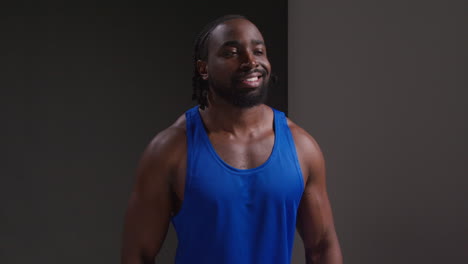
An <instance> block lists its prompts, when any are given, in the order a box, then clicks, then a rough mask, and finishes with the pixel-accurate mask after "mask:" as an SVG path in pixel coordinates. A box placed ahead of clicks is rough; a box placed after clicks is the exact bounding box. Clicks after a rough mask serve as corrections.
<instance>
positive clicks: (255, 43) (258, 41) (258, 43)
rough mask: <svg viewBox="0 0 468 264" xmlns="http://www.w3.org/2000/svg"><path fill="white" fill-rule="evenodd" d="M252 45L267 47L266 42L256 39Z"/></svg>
mask: <svg viewBox="0 0 468 264" xmlns="http://www.w3.org/2000/svg"><path fill="white" fill-rule="evenodd" d="M251 43H252V44H253V45H265V42H263V41H262V40H259V39H254V40H252V41H251Z"/></svg>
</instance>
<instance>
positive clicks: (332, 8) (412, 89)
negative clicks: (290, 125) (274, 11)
mask: <svg viewBox="0 0 468 264" xmlns="http://www.w3.org/2000/svg"><path fill="white" fill-rule="evenodd" d="M288 12H289V16H288V17H289V27H288V34H289V64H288V65H289V90H288V92H289V113H290V117H291V118H292V119H293V120H295V121H296V122H297V123H298V124H299V125H301V126H303V127H304V128H305V129H306V130H307V131H309V132H310V133H311V134H312V135H313V136H314V137H315V138H316V140H317V141H318V142H319V144H320V145H321V148H322V150H323V152H324V155H325V159H326V161H327V170H328V178H327V179H328V190H329V195H330V199H331V202H332V206H333V210H334V216H335V222H336V228H337V231H338V235H339V238H340V242H341V246H342V250H343V254H344V260H345V263H348V264H366V263H369V264H375V263H380V264H385V263H392V264H394V263H399V264H400V263H464V262H466V260H467V259H468V253H467V250H468V210H467V209H468V208H467V199H466V198H467V186H468V177H467V176H468V173H467V172H468V170H467V169H468V165H467V164H468V151H467V148H468V144H467V135H468V124H467V114H468V111H467V110H468V109H467V98H468V92H467V88H468V80H467V79H468V78H467V72H468V67H467V62H468V60H467V59H468V52H467V47H468V34H467V32H468V20H467V18H468V4H467V2H466V1H406V0H394V1H364V0H357V1H345V0H339V1H305V0H304V1H300V0H290V1H289V10H288ZM296 242H298V243H296V247H295V256H294V263H304V261H303V257H302V254H303V251H302V245H301V241H300V240H299V239H297V241H296Z"/></svg>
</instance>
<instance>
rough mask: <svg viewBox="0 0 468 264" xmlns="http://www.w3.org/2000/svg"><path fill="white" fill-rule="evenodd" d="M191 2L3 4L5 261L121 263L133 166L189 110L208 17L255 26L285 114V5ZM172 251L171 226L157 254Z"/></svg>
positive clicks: (1, 234)
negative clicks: (245, 20) (235, 18)
mask: <svg viewBox="0 0 468 264" xmlns="http://www.w3.org/2000/svg"><path fill="white" fill-rule="evenodd" d="M148 2H149V1H148ZM186 2H187V3H190V4H189V5H188V4H187V3H180V2H178V1H177V2H176V1H173V2H170V3H160V2H157V1H151V4H148V3H146V4H142V3H141V2H139V4H140V5H139V6H138V7H136V6H131V5H130V6H129V5H128V4H125V5H124V4H118V3H116V2H114V3H112V7H110V6H109V5H102V6H100V5H98V4H96V6H94V7H92V8H90V7H88V8H86V9H82V8H77V7H76V6H72V5H71V3H69V6H64V4H63V3H62V4H53V5H52V4H49V5H46V4H44V3H46V2H44V1H33V3H29V4H24V5H21V3H20V2H15V3H17V4H18V6H16V7H8V8H7V7H2V8H1V9H0V32H1V33H2V34H1V36H0V39H1V41H0V58H1V63H0V88H1V96H0V100H1V104H0V110H1V111H0V113H1V121H2V123H1V128H2V129H1V132H0V133H1V134H0V136H1V137H0V138H1V139H0V142H1V153H2V159H1V166H0V175H1V178H0V263H2V264H16V263H18V264H19V263H21V264H22V263H64V262H66V263H118V262H119V255H120V239H121V238H120V236H121V229H122V222H123V214H124V210H125V207H126V204H127V200H128V198H129V194H130V190H131V187H132V184H133V176H134V172H135V167H136V165H137V161H138V159H139V157H140V155H141V153H142V151H143V149H144V148H145V146H146V145H147V144H148V143H149V141H150V140H151V138H152V137H153V136H154V135H155V134H156V133H157V132H159V131H161V130H162V129H163V128H165V127H167V126H168V125H170V124H171V123H172V122H173V121H174V120H175V119H176V118H177V117H178V116H179V115H180V114H182V113H183V112H184V111H185V110H186V109H187V108H188V107H190V106H192V105H193V103H192V102H191V95H192V88H191V77H192V71H193V69H192V62H191V59H192V57H191V56H192V43H193V40H194V37H195V34H196V33H197V32H198V31H199V30H201V28H202V27H203V25H204V24H205V23H207V22H209V21H210V20H212V19H214V18H216V17H218V16H221V15H224V14H228V13H241V14H245V15H247V16H248V17H251V18H252V20H253V21H254V22H256V23H257V24H258V25H259V27H260V29H261V30H262V31H263V32H264V34H265V38H266V40H267V41H268V42H269V44H271V45H269V55H270V56H271V61H272V65H273V69H274V70H275V72H276V73H277V75H279V77H280V80H281V83H280V86H279V87H278V88H276V89H275V90H274V91H272V93H271V97H270V103H271V104H272V105H273V106H275V107H277V108H279V109H282V110H286V107H287V98H286V96H287V91H286V84H287V79H286V78H287V72H286V66H287V65H286V61H287V59H286V51H287V50H286V44H287V31H286V29H287V23H286V18H287V17H286V15H287V13H286V6H287V3H286V1H283V0H282V1H273V2H270V1H264V0H262V1H255V2H250V1H237V2H236V3H235V5H234V6H232V5H230V4H229V5H228V4H226V3H217V1H186ZM67 3H68V2H67ZM174 251H175V236H174V233H173V232H172V230H171V232H170V234H169V236H168V239H167V243H166V244H165V248H164V250H163V251H162V253H161V256H160V258H159V259H160V260H162V263H170V262H171V261H170V259H172V258H173V254H174Z"/></svg>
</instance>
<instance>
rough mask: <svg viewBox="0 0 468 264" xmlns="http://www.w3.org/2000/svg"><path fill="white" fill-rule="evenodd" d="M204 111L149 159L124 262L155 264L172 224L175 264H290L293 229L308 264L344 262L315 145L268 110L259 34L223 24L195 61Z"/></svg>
mask: <svg viewBox="0 0 468 264" xmlns="http://www.w3.org/2000/svg"><path fill="white" fill-rule="evenodd" d="M194 68H195V71H194V77H193V86H194V99H197V100H198V103H199V104H198V105H197V106H196V107H194V108H192V109H190V110H188V111H187V112H186V113H185V114H184V115H182V116H181V117H180V118H179V119H178V120H177V121H176V122H175V123H174V124H173V125H171V126H170V127H169V128H167V129H166V130H164V131H162V132H160V133H159V134H158V135H157V136H156V137H155V138H154V139H153V140H152V142H151V143H150V144H149V146H148V147H147V149H146V150H145V152H144V154H143V157H142V160H141V163H140V165H139V169H138V172H137V178H136V183H135V187H134V190H133V193H132V195H131V199H130V202H129V205H128V210H127V213H126V218H125V226H124V232H123V247H122V263H124V264H137V263H138V264H142V263H153V262H154V259H155V257H156V255H157V253H158V251H159V249H160V248H161V245H162V244H163V242H164V239H165V237H166V233H167V230H168V226H169V223H170V222H172V224H173V225H174V227H175V230H176V232H177V237H178V247H177V253H176V260H175V262H176V263H179V264H188V263H191V264H198V263H200V264H224V263H233V264H234V263H235V264H250V263H251V264H260V263H265V264H286V263H290V261H291V252H292V246H293V241H294V232H295V228H296V227H297V230H298V232H299V234H300V236H301V237H302V240H303V241H304V247H305V252H306V262H307V263H327V264H339V263H342V257H341V251H340V246H339V243H338V239H337V235H336V232H335V228H334V223H333V217H332V211H331V207H330V203H329V200H328V195H327V191H326V185H325V166H324V160H323V156H322V153H321V151H320V149H319V147H318V145H317V143H316V142H315V141H314V139H313V138H312V137H311V136H310V135H309V134H308V133H307V132H306V131H304V130H303V129H301V128H300V127H299V126H297V125H296V124H294V123H293V122H292V121H291V120H289V119H287V118H286V117H285V115H284V114H283V113H282V112H280V111H278V110H275V109H273V108H271V107H269V106H266V105H264V104H263V103H262V102H263V101H264V99H265V96H266V91H267V89H268V84H269V81H270V76H271V66H270V63H269V61H268V58H267V53H266V46H265V43H264V40H263V37H262V34H261V33H260V32H259V30H258V29H257V27H256V26H255V25H254V24H252V22H250V21H249V20H247V19H246V18H244V17H242V16H237V15H235V16H224V17H221V18H219V19H217V20H215V21H213V22H212V23H210V24H209V25H207V27H206V28H205V29H204V30H203V31H202V32H201V34H200V35H199V37H198V39H197V42H196V44H195V53H194Z"/></svg>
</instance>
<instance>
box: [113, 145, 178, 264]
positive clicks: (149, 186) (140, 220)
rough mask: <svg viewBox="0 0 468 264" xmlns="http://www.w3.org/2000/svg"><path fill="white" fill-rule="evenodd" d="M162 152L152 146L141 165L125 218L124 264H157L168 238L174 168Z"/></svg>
mask: <svg viewBox="0 0 468 264" xmlns="http://www.w3.org/2000/svg"><path fill="white" fill-rule="evenodd" d="M154 148H156V149H154ZM162 151H163V150H162V149H158V146H156V147H154V146H153V149H151V145H150V147H148V149H147V150H146V151H145V153H144V154H143V157H142V159H141V161H140V164H139V168H138V170H137V176H136V180H135V185H134V188H133V190H132V194H131V197H130V201H129V203H128V207H127V212H126V215H125V224H124V232H123V247H122V262H123V263H141V262H136V261H138V259H139V260H147V261H154V257H155V256H156V254H157V253H158V251H159V249H160V248H161V245H162V243H163V242H164V239H165V237H166V234H167V230H168V227H169V222H170V216H171V211H172V201H171V189H170V183H169V179H170V174H171V167H170V164H169V162H168V161H167V159H165V158H164V157H165V156H164V155H163V153H161V152H162ZM134 261H135V262H134Z"/></svg>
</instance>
